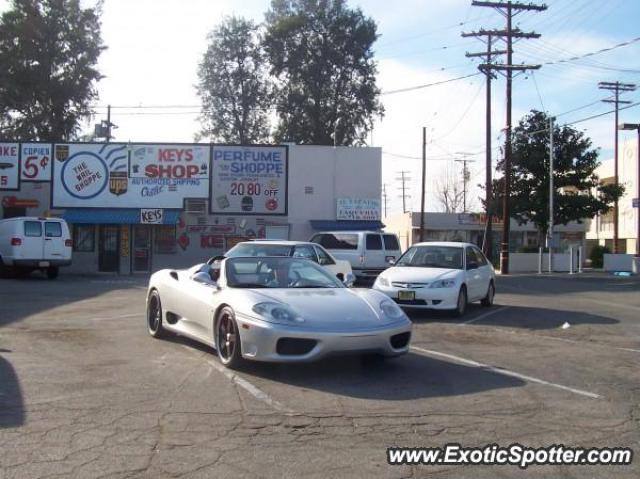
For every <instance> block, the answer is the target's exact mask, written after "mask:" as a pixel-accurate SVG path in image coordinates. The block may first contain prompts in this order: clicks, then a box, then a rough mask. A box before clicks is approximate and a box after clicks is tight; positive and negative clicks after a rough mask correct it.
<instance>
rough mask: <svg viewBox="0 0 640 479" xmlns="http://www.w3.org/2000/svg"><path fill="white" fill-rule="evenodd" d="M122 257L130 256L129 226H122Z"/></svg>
mask: <svg viewBox="0 0 640 479" xmlns="http://www.w3.org/2000/svg"><path fill="white" fill-rule="evenodd" d="M120 256H122V257H123V258H127V257H128V256H129V226H128V225H122V226H121V227H120Z"/></svg>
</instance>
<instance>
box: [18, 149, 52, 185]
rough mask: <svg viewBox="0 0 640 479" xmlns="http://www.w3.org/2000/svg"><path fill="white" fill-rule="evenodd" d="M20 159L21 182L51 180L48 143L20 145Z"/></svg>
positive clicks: (50, 159)
mask: <svg viewBox="0 0 640 479" xmlns="http://www.w3.org/2000/svg"><path fill="white" fill-rule="evenodd" d="M20 158H21V159H22V160H21V163H22V165H21V166H22V168H21V171H20V179H21V180H22V181H49V180H51V162H52V156H51V145H50V144H48V143H21V144H20Z"/></svg>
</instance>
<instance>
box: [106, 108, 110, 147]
mask: <svg viewBox="0 0 640 479" xmlns="http://www.w3.org/2000/svg"><path fill="white" fill-rule="evenodd" d="M110 141H111V105H107V143H109V142H110Z"/></svg>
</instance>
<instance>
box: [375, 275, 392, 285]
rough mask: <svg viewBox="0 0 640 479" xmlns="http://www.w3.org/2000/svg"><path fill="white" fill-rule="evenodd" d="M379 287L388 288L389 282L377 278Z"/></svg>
mask: <svg viewBox="0 0 640 479" xmlns="http://www.w3.org/2000/svg"><path fill="white" fill-rule="evenodd" d="M376 281H377V282H378V284H379V285H380V286H387V287H388V286H389V280H388V279H387V278H385V277H383V276H378V279H377V280H376Z"/></svg>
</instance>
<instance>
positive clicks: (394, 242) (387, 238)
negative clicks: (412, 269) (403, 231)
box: [382, 235, 400, 251]
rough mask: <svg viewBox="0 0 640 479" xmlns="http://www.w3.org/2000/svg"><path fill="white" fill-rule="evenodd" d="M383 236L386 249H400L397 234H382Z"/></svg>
mask: <svg viewBox="0 0 640 479" xmlns="http://www.w3.org/2000/svg"><path fill="white" fill-rule="evenodd" d="M382 238H383V239H384V249H389V250H395V251H400V245H399V244H398V238H396V235H382Z"/></svg>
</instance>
